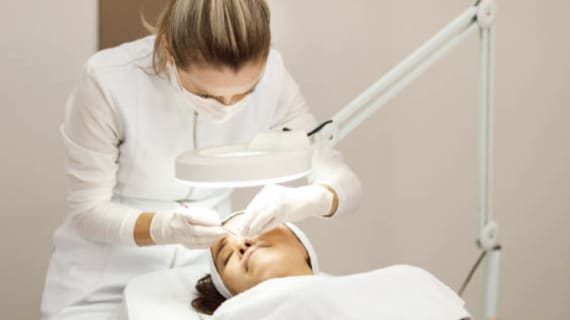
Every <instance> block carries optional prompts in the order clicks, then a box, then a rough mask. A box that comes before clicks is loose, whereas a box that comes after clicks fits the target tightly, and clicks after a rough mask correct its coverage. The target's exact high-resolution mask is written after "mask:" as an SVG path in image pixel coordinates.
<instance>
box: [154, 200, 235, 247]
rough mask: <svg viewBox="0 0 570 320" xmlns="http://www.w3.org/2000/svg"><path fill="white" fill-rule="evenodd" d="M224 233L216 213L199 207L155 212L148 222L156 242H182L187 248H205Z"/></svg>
mask: <svg viewBox="0 0 570 320" xmlns="http://www.w3.org/2000/svg"><path fill="white" fill-rule="evenodd" d="M224 235H226V231H225V230H224V229H223V228H222V224H221V220H220V218H219V216H218V213H217V212H216V211H214V210H212V209H208V208H201V207H185V208H180V209H177V210H176V211H174V212H157V213H156V214H155V215H154V217H153V218H152V221H151V224H150V237H151V238H152V240H153V241H154V243H156V244H182V245H184V246H185V247H187V248H189V249H206V248H209V247H210V246H212V245H213V244H214V243H216V241H218V240H219V239H221V238H222V237H223V236H224Z"/></svg>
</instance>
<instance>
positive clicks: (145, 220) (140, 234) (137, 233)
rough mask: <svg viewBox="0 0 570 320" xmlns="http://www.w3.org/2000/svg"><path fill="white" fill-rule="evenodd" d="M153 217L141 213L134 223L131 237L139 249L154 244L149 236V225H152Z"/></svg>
mask: <svg viewBox="0 0 570 320" xmlns="http://www.w3.org/2000/svg"><path fill="white" fill-rule="evenodd" d="M153 217H154V213H150V212H143V213H141V214H140V215H139V217H138V218H137V221H136V222H135V228H134V231H133V236H134V238H135V243H136V244H137V245H138V246H139V247H144V246H152V245H154V244H155V243H154V241H153V240H152V237H151V236H150V225H151V223H152V218H153Z"/></svg>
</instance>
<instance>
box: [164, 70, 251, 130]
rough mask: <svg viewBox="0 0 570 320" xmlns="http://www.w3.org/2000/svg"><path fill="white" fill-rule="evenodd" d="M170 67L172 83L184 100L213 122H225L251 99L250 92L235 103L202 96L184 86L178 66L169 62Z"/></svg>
mask: <svg viewBox="0 0 570 320" xmlns="http://www.w3.org/2000/svg"><path fill="white" fill-rule="evenodd" d="M169 69H170V70H169V71H170V75H169V77H170V83H171V84H172V85H173V86H174V87H175V88H177V89H178V91H179V93H180V95H181V97H182V98H183V100H184V101H186V102H188V103H189V104H190V105H191V106H192V108H193V109H194V110H195V111H196V112H197V113H198V114H199V115H201V116H204V117H207V118H208V119H210V120H212V121H213V122H216V123H223V122H226V121H228V120H229V119H230V118H231V117H233V116H234V115H235V114H236V113H237V112H239V111H240V110H241V109H243V107H244V106H245V105H246V104H247V102H248V100H249V97H250V95H249V94H248V95H247V96H245V97H243V98H242V99H241V100H240V101H238V102H236V103H234V104H231V105H224V104H223V103H221V102H219V101H217V100H215V99H208V98H202V97H200V96H198V95H195V94H193V93H192V92H190V91H188V90H186V89H185V88H184V87H183V86H182V82H181V81H180V77H179V75H178V70H177V69H176V66H174V65H173V64H169Z"/></svg>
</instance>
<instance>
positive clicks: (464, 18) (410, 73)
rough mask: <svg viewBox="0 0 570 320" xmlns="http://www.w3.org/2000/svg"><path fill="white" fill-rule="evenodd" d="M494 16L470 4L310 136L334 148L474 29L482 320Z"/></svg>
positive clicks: (491, 232)
mask: <svg viewBox="0 0 570 320" xmlns="http://www.w3.org/2000/svg"><path fill="white" fill-rule="evenodd" d="M495 15H496V5H495V1H494V0H478V1H476V2H475V3H474V4H473V5H472V6H471V7H469V8H468V9H467V10H466V11H465V12H464V13H463V14H461V15H460V16H459V17H457V18H456V19H454V20H453V21H451V22H450V23H449V24H448V25H447V26H445V27H444V28H443V29H442V30H441V31H439V32H438V33H437V34H435V35H434V36H433V37H432V38H431V39H429V40H428V41H426V42H425V43H424V44H423V45H422V46H421V47H419V48H418V49H417V50H416V51H414V52H413V53H412V54H410V55H409V56H408V57H406V58H405V59H404V60H402V62H400V63H399V64H398V65H396V66H395V67H394V68H392V69H391V70H390V71H388V73H386V74H385V75H384V76H383V77H382V78H380V79H379V80H378V81H376V82H375V83H374V84H372V85H371V86H370V87H368V88H367V89H366V90H365V91H364V92H362V93H361V94H360V95H358V96H357V97H356V98H355V99H354V100H352V101H351V102H350V103H348V104H347V105H346V106H345V107H343V108H342V109H341V110H340V111H339V112H337V113H336V114H335V115H334V116H333V117H332V119H331V120H328V121H326V122H324V123H323V124H321V125H320V126H319V127H318V128H317V129H315V130H313V131H312V132H311V135H312V134H318V135H319V141H326V143H328V144H329V145H331V146H334V145H336V144H337V143H338V142H339V141H340V140H342V139H344V138H345V137H346V136H347V135H348V134H349V133H351V132H352V131H353V130H354V129H356V128H357V127H358V126H359V125H361V124H362V123H363V122H364V121H365V120H367V119H368V118H370V117H371V116H372V115H373V114H374V113H376V112H377V111H378V110H380V109H381V108H382V107H383V106H384V105H386V104H387V103H388V102H389V101H390V100H391V99H392V98H394V97H395V96H396V95H398V94H399V93H400V92H401V91H402V90H404V89H405V88H406V87H407V86H408V85H409V84H410V83H412V82H413V81H414V80H416V79H417V78H418V77H419V76H420V75H422V74H423V73H424V72H425V71H426V70H427V69H429V67H431V66H432V65H433V64H435V63H436V62H437V61H438V60H439V59H440V58H442V57H443V56H444V55H445V54H446V53H448V52H449V51H451V50H452V49H453V48H455V47H456V46H457V45H458V44H459V43H461V42H462V41H463V40H464V39H465V38H467V37H468V36H470V35H472V34H473V33H475V31H476V30H479V39H480V50H481V54H480V68H481V72H480V85H479V143H478V149H479V150H478V151H479V152H478V163H479V170H478V174H479V188H478V193H479V195H478V198H479V199H478V203H479V204H478V211H479V214H480V225H479V235H478V240H477V243H478V245H479V247H480V248H481V249H482V250H484V251H485V253H486V254H487V256H488V260H487V261H488V262H487V268H486V271H487V272H486V275H485V289H484V319H496V313H497V300H498V283H499V261H500V246H499V245H498V240H497V239H498V226H497V224H496V223H495V221H494V220H493V212H492V197H491V195H492V177H493V170H492V133H493V132H492V124H493V119H492V108H493V79H494V74H493V70H494V57H493V49H494V22H495Z"/></svg>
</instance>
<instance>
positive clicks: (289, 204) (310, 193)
mask: <svg viewBox="0 0 570 320" xmlns="http://www.w3.org/2000/svg"><path fill="white" fill-rule="evenodd" d="M333 199H334V195H333V193H332V192H331V191H329V190H327V189H326V188H325V187H324V186H320V185H308V186H303V187H297V188H290V187H284V186H279V185H268V186H265V187H264V188H263V189H262V190H261V191H260V192H259V193H258V194H257V195H256V196H255V197H254V198H253V200H252V201H251V202H250V203H249V205H248V206H247V208H246V209H245V212H244V214H243V215H242V216H241V217H240V219H239V221H238V222H237V223H236V226H235V227H233V228H232V229H233V231H234V232H236V233H237V234H240V235H241V236H243V237H246V238H250V237H253V236H256V235H258V234H260V233H263V232H264V231H266V230H270V229H272V228H274V227H276V226H278V225H280V224H282V223H283V222H294V221H299V220H303V219H305V218H307V217H310V216H325V215H328V214H329V213H330V211H331V208H332V203H333Z"/></svg>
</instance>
